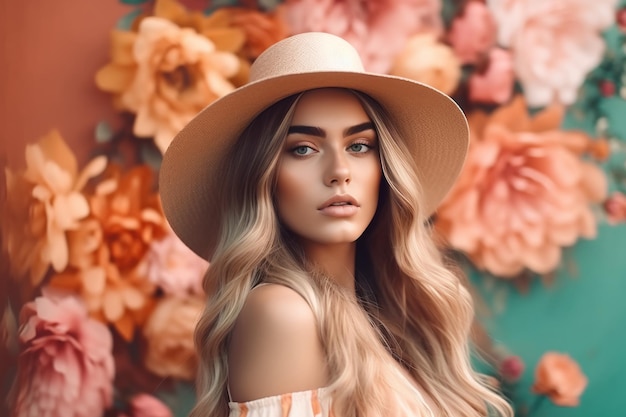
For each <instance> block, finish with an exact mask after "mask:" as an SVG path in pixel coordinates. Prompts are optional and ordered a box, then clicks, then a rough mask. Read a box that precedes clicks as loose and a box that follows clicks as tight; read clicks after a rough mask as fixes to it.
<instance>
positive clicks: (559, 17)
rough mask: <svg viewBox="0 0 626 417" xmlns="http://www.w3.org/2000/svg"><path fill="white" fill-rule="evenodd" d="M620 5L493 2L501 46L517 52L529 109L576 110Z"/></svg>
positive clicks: (602, 0) (610, 0)
mask: <svg viewBox="0 0 626 417" xmlns="http://www.w3.org/2000/svg"><path fill="white" fill-rule="evenodd" d="M615 4H616V0H597V1H596V0H569V1H562V0H509V1H501V0H490V1H489V6H490V8H491V10H492V12H493V14H494V16H495V18H496V21H497V24H498V29H499V33H498V39H499V42H500V43H501V45H503V46H505V47H509V48H511V49H512V50H513V58H514V66H515V72H516V74H517V77H518V78H519V80H520V82H521V83H522V87H523V89H524V94H525V96H526V99H527V101H528V104H529V105H530V106H533V107H538V106H545V105H547V104H550V103H551V102H552V101H554V100H557V101H559V102H561V103H563V104H572V103H573V102H574V101H575V100H576V95H577V91H578V88H579V87H580V86H581V84H582V83H583V81H584V79H585V77H586V75H587V73H588V72H589V71H590V70H592V69H593V68H595V67H596V66H597V65H598V64H599V63H600V60H601V58H602V55H603V53H604V49H605V43H604V41H603V39H602V37H601V36H600V32H601V31H602V30H604V29H606V28H607V27H608V26H610V25H611V24H612V23H613V21H614V18H615Z"/></svg>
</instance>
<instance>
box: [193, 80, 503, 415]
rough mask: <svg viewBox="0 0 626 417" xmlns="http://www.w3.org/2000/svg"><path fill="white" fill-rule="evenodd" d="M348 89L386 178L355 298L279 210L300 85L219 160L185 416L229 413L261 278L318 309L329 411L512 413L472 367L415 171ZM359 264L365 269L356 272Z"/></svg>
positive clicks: (467, 310) (389, 130) (385, 120)
mask: <svg viewBox="0 0 626 417" xmlns="http://www.w3.org/2000/svg"><path fill="white" fill-rule="evenodd" d="M353 93H354V94H355V95H356V97H357V98H358V99H359V100H360V102H361V103H362V105H363V107H364V109H365V111H366V112H367V114H368V115H369V117H370V118H371V120H372V122H373V123H374V125H375V127H376V131H377V134H378V138H379V148H380V158H381V165H382V171H383V177H384V180H383V184H382V187H381V196H380V201H379V207H378V210H377V213H376V215H375V218H374V220H373V222H372V224H370V226H369V227H368V229H367V230H366V231H365V233H364V234H363V235H362V236H361V238H359V240H358V241H357V258H358V261H357V288H358V291H357V292H358V295H359V297H357V298H355V297H354V294H350V293H348V292H347V291H346V290H344V289H342V288H341V287H340V286H339V285H337V284H335V282H334V281H333V280H332V279H328V278H327V277H324V276H323V275H321V274H320V273H318V272H317V271H312V270H311V268H310V266H309V265H308V264H307V262H306V259H305V257H304V255H303V253H301V252H300V251H298V249H297V245H294V244H293V240H292V237H291V236H290V233H289V231H288V230H285V228H283V227H282V226H281V224H280V222H279V220H278V218H277V215H276V210H275V207H274V204H273V199H272V191H273V189H274V185H275V182H276V167H277V164H278V158H279V154H280V150H281V149H282V145H283V141H284V138H285V137H286V135H287V130H288V128H289V125H290V122H291V119H292V116H293V112H294V109H295V106H296V104H297V102H298V100H299V98H300V96H301V95H302V93H301V94H298V95H294V96H291V97H288V98H286V99H284V100H281V101H280V102H278V103H276V104H275V105H273V106H271V107H270V108H268V109H266V110H265V111H264V112H263V113H261V114H260V115H259V116H258V117H257V118H256V119H255V120H254V121H253V122H252V123H251V124H250V125H249V126H248V127H247V128H246V129H245V131H244V132H243V133H242V135H241V136H240V137H239V139H238V141H237V142H236V143H235V145H234V146H233V148H232V151H231V153H230V155H229V157H228V158H227V159H226V160H227V163H224V167H223V173H224V175H223V178H224V182H223V186H222V189H221V193H220V194H219V198H220V203H221V210H222V217H221V218H222V219H223V220H222V224H223V226H222V231H221V234H220V236H219V243H218V247H217V249H216V252H215V254H214V256H213V258H212V260H211V267H210V269H209V271H208V273H207V275H206V277H205V281H204V286H205V290H206V292H207V294H208V295H209V297H208V300H207V305H206V309H205V311H204V313H203V315H202V317H201V319H200V321H199V323H198V326H197V328H196V336H195V337H196V340H195V342H196V347H197V350H198V354H199V356H200V369H199V375H198V379H197V393H198V398H197V403H196V406H195V407H194V409H193V410H192V412H191V417H205V416H212V417H213V416H215V417H225V416H227V415H228V412H229V410H228V403H227V402H228V394H227V376H228V361H227V356H226V351H227V347H228V341H229V334H230V332H231V330H232V328H233V326H234V324H235V321H236V319H237V316H238V315H239V312H240V311H241V309H242V308H243V305H244V302H245V300H246V297H247V296H248V294H249V292H250V291H251V289H252V288H254V286H255V285H257V284H258V283H260V282H271V283H278V284H282V285H285V286H287V287H289V288H292V289H293V290H295V291H296V292H298V293H299V294H300V295H301V296H302V297H303V298H304V299H305V300H306V301H307V303H308V304H309V305H310V307H311V309H312V310H313V312H314V314H315V315H316V317H317V322H318V332H319V335H320V339H321V341H322V345H323V346H324V349H325V352H326V355H327V361H328V369H329V370H330V386H329V389H330V390H331V392H332V398H333V408H334V410H335V413H336V415H338V416H342V417H350V416H354V417H357V416H358V417H373V416H381V415H385V416H398V417H400V416H440V415H442V416H464V417H474V416H476V417H478V416H487V415H488V413H489V412H490V411H495V412H496V413H497V414H500V415H502V416H510V415H512V411H511V408H510V407H509V405H508V404H507V403H506V401H504V399H502V398H501V397H500V396H499V395H498V394H497V393H496V392H494V391H493V390H492V389H491V388H490V387H489V386H487V384H486V383H485V382H484V378H483V377H482V376H481V375H479V374H477V373H475V372H474V371H473V370H472V367H471V365H470V351H469V331H470V326H471V322H472V318H473V305H472V300H471V297H470V295H469V293H468V291H467V290H466V288H465V287H464V286H463V285H461V283H460V281H459V278H458V277H457V276H456V275H455V274H454V273H452V272H451V270H450V269H449V268H448V267H446V265H445V264H444V261H443V259H442V257H441V254H440V252H439V250H438V249H437V248H436V246H435V245H434V243H433V239H432V237H431V236H430V230H429V229H428V227H427V226H426V224H427V216H428V214H429V213H423V212H422V211H421V210H420V203H419V202H420V201H421V190H420V186H419V181H418V177H417V171H416V170H417V169H418V167H415V166H414V164H413V160H412V158H411V157H410V156H409V153H408V151H407V149H406V147H405V146H404V144H403V142H402V140H401V138H399V136H398V133H397V132H396V131H395V130H394V127H393V124H392V123H391V122H390V120H391V119H390V117H389V116H388V115H387V114H386V113H385V111H384V109H382V108H381V107H380V106H379V105H378V104H377V103H376V102H375V101H374V100H372V99H371V98H369V97H368V96H366V95H364V94H362V93H360V92H356V91H353ZM294 248H295V249H294ZM372 254H376V256H370V255H372ZM364 263H365V264H367V265H368V268H359V265H362V264H364ZM376 341H378V343H376Z"/></svg>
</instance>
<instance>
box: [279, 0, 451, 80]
mask: <svg viewBox="0 0 626 417" xmlns="http://www.w3.org/2000/svg"><path fill="white" fill-rule="evenodd" d="M284 4H285V6H286V19H287V23H288V24H289V26H290V27H291V31H292V32H293V33H302V32H328V33H332V34H335V35H338V36H341V37H342V38H344V39H345V40H347V41H348V42H350V43H351V44H352V45H353V46H354V47H355V48H356V49H357V50H358V51H359V54H360V55H361V58H362V59H363V64H364V66H365V69H367V70H369V71H373V72H382V73H385V72H387V71H388V70H389V68H390V66H391V61H392V60H393V58H394V57H395V55H396V54H397V53H398V52H399V51H400V50H401V49H402V47H403V46H404V44H405V43H406V41H407V40H408V38H409V37H410V36H411V35H414V34H416V33H423V32H429V33H431V32H432V33H435V34H437V35H439V34H441V33H442V28H443V23H442V20H441V13H440V12H441V0H381V1H362V0H287V1H286V2H285V3H284Z"/></svg>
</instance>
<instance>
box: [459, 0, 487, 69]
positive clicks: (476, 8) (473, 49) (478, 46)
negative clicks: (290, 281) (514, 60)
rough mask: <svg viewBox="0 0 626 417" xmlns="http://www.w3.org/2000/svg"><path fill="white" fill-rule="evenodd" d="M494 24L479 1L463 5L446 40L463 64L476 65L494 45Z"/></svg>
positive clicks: (483, 4) (485, 7)
mask: <svg viewBox="0 0 626 417" xmlns="http://www.w3.org/2000/svg"><path fill="white" fill-rule="evenodd" d="M496 30H497V27H496V22H495V21H494V20H493V16H492V15H491V12H490V11H489V9H488V8H487V6H485V3H483V2H481V1H476V0H474V1H470V2H468V3H466V4H465V7H464V8H463V14H462V15H460V16H457V17H455V18H454V20H453V21H452V26H451V27H450V31H449V32H448V40H449V41H450V43H451V44H452V48H453V49H454V52H455V53H456V55H457V56H458V57H459V59H460V60H461V63H463V64H476V63H478V62H479V61H481V59H482V58H483V57H484V56H485V55H486V54H487V52H488V51H489V50H490V49H491V48H492V47H493V46H494V45H495V44H496Z"/></svg>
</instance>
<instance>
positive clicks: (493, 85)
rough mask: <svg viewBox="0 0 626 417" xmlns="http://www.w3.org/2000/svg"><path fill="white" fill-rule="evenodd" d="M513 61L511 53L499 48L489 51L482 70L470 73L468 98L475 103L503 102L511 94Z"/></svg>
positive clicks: (513, 80)
mask: <svg viewBox="0 0 626 417" xmlns="http://www.w3.org/2000/svg"><path fill="white" fill-rule="evenodd" d="M514 82H515V74H514V73H513V62H512V58H511V53H510V52H508V51H505V50H504V49H500V48H493V49H492V50H491V51H489V61H488V63H487V68H486V69H485V70H484V72H482V73H481V72H474V73H472V75H470V78H469V82H468V87H469V99H470V100H471V101H473V102H475V103H489V104H504V103H506V102H507V101H509V100H510V99H511V97H512V95H513V84H514Z"/></svg>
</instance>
